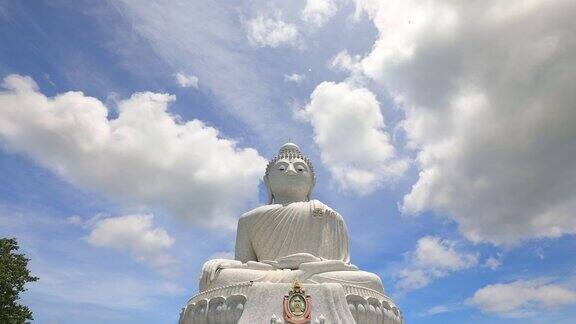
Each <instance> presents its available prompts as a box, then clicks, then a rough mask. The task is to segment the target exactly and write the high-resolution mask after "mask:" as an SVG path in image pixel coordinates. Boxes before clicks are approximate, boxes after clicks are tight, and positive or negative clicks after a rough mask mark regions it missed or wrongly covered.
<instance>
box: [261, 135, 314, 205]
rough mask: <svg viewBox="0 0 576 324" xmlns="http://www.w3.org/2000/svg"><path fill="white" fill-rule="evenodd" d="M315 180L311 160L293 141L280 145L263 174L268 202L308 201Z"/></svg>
mask: <svg viewBox="0 0 576 324" xmlns="http://www.w3.org/2000/svg"><path fill="white" fill-rule="evenodd" d="M315 182H316V176H315V174H314V167H313V166H312V162H310V159H308V158H307V157H306V156H304V155H303V154H302V153H301V152H300V148H299V147H298V145H296V144H294V143H286V144H284V145H282V147H281V148H280V151H279V152H278V155H277V156H276V157H274V158H273V159H272V160H271V161H270V162H269V163H268V166H267V167H266V174H265V175H264V184H265V185H266V189H268V203H269V204H274V203H276V204H288V203H292V202H296V201H309V200H310V198H311V196H312V188H314V183H315Z"/></svg>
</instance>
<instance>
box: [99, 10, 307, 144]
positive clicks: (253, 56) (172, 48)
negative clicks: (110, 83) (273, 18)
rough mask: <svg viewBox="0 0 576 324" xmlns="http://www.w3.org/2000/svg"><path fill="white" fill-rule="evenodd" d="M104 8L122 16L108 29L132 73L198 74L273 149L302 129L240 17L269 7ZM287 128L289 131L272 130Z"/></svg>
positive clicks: (113, 47) (222, 104)
mask: <svg viewBox="0 0 576 324" xmlns="http://www.w3.org/2000/svg"><path fill="white" fill-rule="evenodd" d="M103 6H104V7H105V8H103V9H102V11H103V12H106V11H109V9H110V8H109V7H110V6H111V7H113V9H114V10H113V11H114V16H115V17H117V18H119V19H120V20H119V21H118V22H117V23H114V24H106V25H105V26H103V27H105V28H104V29H103V30H105V31H106V33H107V34H108V35H109V36H110V37H109V43H107V45H108V49H109V50H110V51H111V52H113V53H115V54H117V55H118V57H119V58H120V59H121V61H120V64H122V67H123V68H125V69H127V70H128V71H129V72H130V73H133V74H135V75H138V76H141V77H142V78H146V79H149V78H163V77H164V76H165V75H166V73H173V72H174V71H193V72H194V75H195V76H197V77H198V78H199V80H200V82H201V84H202V86H203V87H204V88H206V89H207V90H208V91H210V93H212V94H213V97H214V100H216V103H217V105H218V107H221V108H223V109H224V110H226V112H225V114H227V115H229V116H232V117H234V118H235V119H237V120H238V122H240V123H242V124H244V125H246V128H248V129H249V130H250V132H249V133H250V134H248V135H249V136H255V137H258V138H259V139H261V140H262V141H264V142H265V143H266V144H270V145H272V146H274V145H278V144H277V143H281V142H282V141H284V140H285V139H286V138H288V137H290V136H291V134H295V133H296V132H298V131H301V129H300V127H299V126H300V125H298V124H297V123H294V122H289V121H288V122H287V120H286V118H285V114H284V111H283V108H284V107H283V106H282V105H279V104H278V103H277V101H276V98H278V96H281V95H282V94H283V93H284V92H283V89H282V87H278V86H277V85H275V84H274V80H273V78H272V77H271V76H273V75H274V73H262V72H265V71H264V70H263V69H262V67H263V65H262V64H261V63H262V61H261V57H260V56H261V55H260V54H261V52H260V51H254V50H252V49H251V48H250V46H251V45H250V44H249V42H247V41H246V29H245V24H244V23H245V21H244V20H242V19H238V15H239V14H240V15H241V16H244V15H245V14H244V12H250V13H252V12H258V10H260V9H262V7H261V6H256V4H255V6H254V7H256V8H253V9H254V10H252V9H250V10H248V9H247V8H246V7H242V6H240V7H239V6H236V5H230V3H228V2H211V3H209V4H207V3H206V2H205V1H202V2H199V1H172V2H170V5H166V3H165V1H164V0H147V1H133V0H120V1H107V3H104V4H103ZM247 7H250V6H247ZM298 7H300V5H298ZM250 8H252V7H250ZM282 10H283V11H284V8H282ZM160 17H161V19H160ZM249 17H250V18H253V16H249ZM99 20H102V19H99ZM136 40H139V41H136ZM140 40H141V41H140ZM134 53H145V54H146V55H134ZM142 66H146V69H143V68H142ZM217 113H221V112H217ZM279 123H282V125H283V127H282V129H278V128H277V127H270V125H275V124H279Z"/></svg>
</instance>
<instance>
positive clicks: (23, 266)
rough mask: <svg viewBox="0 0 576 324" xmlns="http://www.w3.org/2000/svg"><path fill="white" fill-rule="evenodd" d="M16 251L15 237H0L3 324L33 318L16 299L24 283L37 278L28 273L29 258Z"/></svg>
mask: <svg viewBox="0 0 576 324" xmlns="http://www.w3.org/2000/svg"><path fill="white" fill-rule="evenodd" d="M16 251H18V242H16V239H8V238H0V323H3V324H4V323H6V324H20V323H25V322H26V320H32V319H33V317H32V311H30V309H28V307H26V306H23V305H20V304H18V303H16V301H17V300H18V299H19V298H20V297H19V296H18V295H19V294H20V293H21V292H23V291H25V290H26V289H25V288H24V285H25V284H26V283H27V282H32V281H36V280H38V278H37V277H33V276H31V275H30V271H29V270H28V268H27V266H28V261H29V259H27V258H26V257H24V255H23V254H17V253H16Z"/></svg>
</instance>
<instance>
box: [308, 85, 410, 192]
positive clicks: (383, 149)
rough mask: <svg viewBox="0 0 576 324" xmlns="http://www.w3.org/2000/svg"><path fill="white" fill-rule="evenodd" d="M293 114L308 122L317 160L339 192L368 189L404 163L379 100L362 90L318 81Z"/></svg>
mask: <svg viewBox="0 0 576 324" xmlns="http://www.w3.org/2000/svg"><path fill="white" fill-rule="evenodd" d="M297 115H298V116H299V117H301V118H304V119H306V120H308V121H309V122H310V124H311V125H312V128H313V130H314V142H315V143H316V144H317V145H318V147H319V149H320V156H321V158H322V162H323V163H324V164H325V165H326V167H327V168H328V170H329V171H330V173H331V175H332V177H333V178H334V179H335V180H336V182H337V183H338V185H339V186H340V187H341V188H342V189H344V190H349V191H353V192H357V193H359V194H366V193H369V192H371V191H373V190H374V189H375V188H377V187H379V186H380V185H382V184H384V183H389V182H393V181H395V180H396V179H397V178H398V177H399V176H401V175H402V174H403V173H404V171H405V170H406V168H407V166H408V163H407V161H405V160H403V159H400V158H398V156H397V154H396V150H395V149H394V147H393V146H392V144H391V143H390V137H389V135H388V133H387V132H386V130H385V125H384V117H383V116H382V113H381V111H380V104H379V103H378V100H377V99H376V96H375V95H374V94H373V93H372V92H370V91H369V90H368V89H366V88H360V87H355V86H352V85H350V84H348V83H345V82H344V83H334V82H323V83H321V84H319V85H318V86H317V87H316V89H315V90H314V92H313V93H312V94H311V96H310V103H309V104H308V105H307V106H306V107H305V108H304V109H303V110H301V111H298V112H297Z"/></svg>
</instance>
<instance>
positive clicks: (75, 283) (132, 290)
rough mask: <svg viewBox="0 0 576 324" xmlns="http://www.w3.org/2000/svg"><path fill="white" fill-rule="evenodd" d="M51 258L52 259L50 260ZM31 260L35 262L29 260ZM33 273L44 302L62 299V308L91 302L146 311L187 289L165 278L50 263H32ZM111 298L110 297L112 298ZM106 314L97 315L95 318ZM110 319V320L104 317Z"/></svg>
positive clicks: (37, 295)
mask: <svg viewBox="0 0 576 324" xmlns="http://www.w3.org/2000/svg"><path fill="white" fill-rule="evenodd" d="M52 261H53V260H52ZM32 263H36V262H34V261H32ZM33 273H34V274H35V275H37V276H38V277H40V278H41V280H42V282H41V284H40V281H39V284H38V285H37V286H34V287H32V286H31V287H30V293H31V294H33V295H34V297H35V299H39V300H45V301H44V302H43V304H45V303H48V304H49V305H50V303H54V302H55V301H56V302H61V301H63V302H64V308H65V309H67V310H68V309H69V308H73V307H76V308H78V307H82V306H84V307H86V305H94V306H99V307H102V308H103V309H104V310H110V309H112V310H122V311H124V312H125V311H126V310H146V309H150V308H152V307H155V305H157V304H158V303H159V300H161V299H162V298H166V297H175V296H182V297H183V298H185V296H183V295H184V294H185V293H186V291H185V290H184V289H183V288H181V287H179V286H177V285H175V284H174V283H171V282H169V281H165V280H157V279H153V278H152V279H150V278H142V277H138V276H135V275H134V274H132V275H126V274H124V273H118V272H115V271H112V270H111V269H109V268H108V269H106V268H104V269H102V268H96V269H90V268H81V267H78V265H76V266H75V267H74V268H67V267H63V266H60V265H58V264H55V263H54V262H51V263H50V264H42V265H41V266H40V267H37V266H34V268H33ZM112 297H113V298H112ZM100 316H105V315H104V314H98V317H100ZM107 320H108V321H109V319H107Z"/></svg>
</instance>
